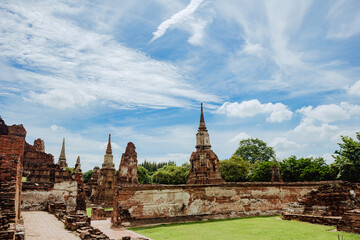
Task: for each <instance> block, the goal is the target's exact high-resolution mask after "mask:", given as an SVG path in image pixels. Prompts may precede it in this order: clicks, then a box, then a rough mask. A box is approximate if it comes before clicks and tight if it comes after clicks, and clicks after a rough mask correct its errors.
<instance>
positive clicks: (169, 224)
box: [129, 215, 280, 231]
mask: <svg viewBox="0 0 360 240" xmlns="http://www.w3.org/2000/svg"><path fill="white" fill-rule="evenodd" d="M276 216H280V215H270V216H245V217H238V218H227V219H209V220H204V221H197V222H183V223H163V224H159V225H156V226H147V227H133V228H129V229H130V230H132V231H137V230H144V229H155V228H164V227H165V228H167V227H173V226H180V225H182V226H184V225H194V224H203V223H210V222H226V221H234V220H241V219H244V220H245V219H251V218H271V217H276Z"/></svg>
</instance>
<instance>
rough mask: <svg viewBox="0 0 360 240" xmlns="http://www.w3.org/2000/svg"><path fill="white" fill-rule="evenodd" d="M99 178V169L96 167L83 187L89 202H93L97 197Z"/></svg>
mask: <svg viewBox="0 0 360 240" xmlns="http://www.w3.org/2000/svg"><path fill="white" fill-rule="evenodd" d="M99 176H100V168H99V167H97V166H96V167H94V169H93V174H92V175H91V178H90V179H89V181H88V182H87V184H86V185H85V188H86V196H87V197H88V198H89V199H90V201H91V202H95V200H96V197H97V196H96V193H97V187H98V181H99Z"/></svg>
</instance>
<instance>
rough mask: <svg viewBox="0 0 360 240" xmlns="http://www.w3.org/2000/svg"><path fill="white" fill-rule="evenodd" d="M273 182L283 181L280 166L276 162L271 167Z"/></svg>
mask: <svg viewBox="0 0 360 240" xmlns="http://www.w3.org/2000/svg"><path fill="white" fill-rule="evenodd" d="M271 182H283V180H282V179H281V175H280V169H279V166H278V165H277V164H276V163H275V164H274V165H273V166H272V169H271Z"/></svg>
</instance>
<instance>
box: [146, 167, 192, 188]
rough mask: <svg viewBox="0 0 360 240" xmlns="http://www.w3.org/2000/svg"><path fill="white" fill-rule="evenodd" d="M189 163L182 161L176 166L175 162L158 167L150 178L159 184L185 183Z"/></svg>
mask: <svg viewBox="0 0 360 240" xmlns="http://www.w3.org/2000/svg"><path fill="white" fill-rule="evenodd" d="M189 169H190V165H189V164H188V163H184V164H183V165H182V166H180V167H178V166H176V165H175V164H169V165H166V166H164V167H162V168H160V169H158V170H157V171H156V172H155V173H154V175H153V177H152V179H153V182H154V183H159V184H185V183H186V181H187V180H188V178H189Z"/></svg>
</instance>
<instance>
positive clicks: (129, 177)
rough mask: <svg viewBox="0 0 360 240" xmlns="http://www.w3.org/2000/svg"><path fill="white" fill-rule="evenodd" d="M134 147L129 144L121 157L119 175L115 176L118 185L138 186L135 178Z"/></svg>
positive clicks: (135, 160)
mask: <svg viewBox="0 0 360 240" xmlns="http://www.w3.org/2000/svg"><path fill="white" fill-rule="evenodd" d="M135 149H136V148H135V145H134V143H132V142H129V143H128V144H127V146H126V150H125V153H123V155H122V156H121V162H120V167H119V174H118V176H117V183H118V184H138V183H139V181H138V176H137V162H138V161H137V153H136V151H135Z"/></svg>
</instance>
